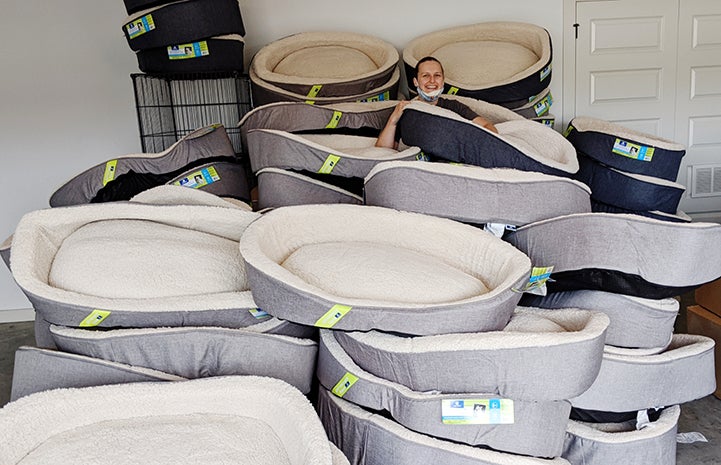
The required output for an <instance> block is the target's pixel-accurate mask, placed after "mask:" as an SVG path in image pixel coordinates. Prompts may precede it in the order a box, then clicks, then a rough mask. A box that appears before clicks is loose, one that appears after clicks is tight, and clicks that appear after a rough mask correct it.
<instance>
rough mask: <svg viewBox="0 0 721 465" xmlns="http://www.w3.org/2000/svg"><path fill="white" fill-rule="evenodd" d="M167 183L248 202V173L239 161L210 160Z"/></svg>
mask: <svg viewBox="0 0 721 465" xmlns="http://www.w3.org/2000/svg"><path fill="white" fill-rule="evenodd" d="M166 184H168V185H173V186H183V187H189V188H192V189H198V190H201V191H205V192H208V193H210V194H214V195H217V196H219V197H223V198H225V199H228V198H231V199H237V200H240V201H242V202H246V203H250V201H251V199H250V188H249V186H248V173H247V172H246V169H245V166H244V165H243V164H241V163H239V162H233V163H231V162H227V161H219V162H211V163H204V164H202V165H199V166H196V167H194V168H191V169H189V170H187V171H184V172H183V173H181V174H179V175H178V176H176V177H174V178H173V179H171V180H169V181H168V182H166Z"/></svg>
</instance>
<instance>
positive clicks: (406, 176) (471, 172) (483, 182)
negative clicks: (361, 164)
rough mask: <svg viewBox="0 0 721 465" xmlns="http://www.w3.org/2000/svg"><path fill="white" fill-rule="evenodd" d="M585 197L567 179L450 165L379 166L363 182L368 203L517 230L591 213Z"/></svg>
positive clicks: (583, 191) (584, 192)
mask: <svg viewBox="0 0 721 465" xmlns="http://www.w3.org/2000/svg"><path fill="white" fill-rule="evenodd" d="M590 194H591V191H590V190H589V189H588V187H587V186H586V185H584V184H583V183H581V182H578V181H574V180H572V179H569V178H566V177H558V176H551V175H547V174H542V173H533V172H527V171H520V170H513V169H504V168H496V169H488V168H482V167H479V166H471V165H464V166H459V165H454V164H449V163H425V162H406V161H397V162H383V163H379V164H378V165H376V166H375V167H374V168H373V169H372V170H371V171H370V173H368V176H366V178H365V199H366V204H368V205H377V206H381V207H389V208H395V209H397V210H405V211H412V212H417V213H425V214H428V215H434V216H440V217H444V218H450V219H453V220H457V221H462V222H464V223H471V224H482V223H502V224H510V225H514V226H518V225H524V224H527V223H533V222H535V221H540V220H542V219H547V218H554V217H556V216H561V215H566V214H571V213H586V212H590V211H591V203H590ZM531 199H533V200H531Z"/></svg>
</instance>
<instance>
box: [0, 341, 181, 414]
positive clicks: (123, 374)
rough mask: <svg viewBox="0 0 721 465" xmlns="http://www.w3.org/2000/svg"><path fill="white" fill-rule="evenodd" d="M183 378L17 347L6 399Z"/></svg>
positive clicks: (101, 361) (57, 352)
mask: <svg viewBox="0 0 721 465" xmlns="http://www.w3.org/2000/svg"><path fill="white" fill-rule="evenodd" d="M183 379H184V378H182V377H180V376H176V375H171V374H169V373H163V372H161V371H157V370H151V369H148V368H140V367H135V366H130V365H125V364H122V363H117V362H109V361H106V360H100V359H96V358H92V357H86V356H84V355H77V354H69V353H67V352H60V351H58V350H49V349H41V348H38V347H30V346H21V347H19V348H18V349H17V350H16V351H15V364H14V366H13V378H12V391H11V394H10V400H11V401H13V400H16V399H19V398H20V397H25V396H27V395H29V394H33V393H35V392H40V391H48V390H50V389H59V388H70V387H87V386H100V385H109V384H125V383H140V382H148V381H181V380H183Z"/></svg>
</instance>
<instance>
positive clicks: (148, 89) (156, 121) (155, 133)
mask: <svg viewBox="0 0 721 465" xmlns="http://www.w3.org/2000/svg"><path fill="white" fill-rule="evenodd" d="M130 77H131V78H132V80H133V89H134V92H135V106H136V109H137V113H138V127H139V130H140V143H141V147H142V150H143V152H145V153H157V152H162V151H163V150H165V149H167V148H168V147H170V146H171V145H173V144H174V143H175V142H176V141H178V140H179V139H180V138H182V137H184V136H186V135H187V134H189V133H191V132H193V131H194V130H195V129H198V128H200V127H203V126H208V125H211V124H217V123H220V124H222V125H223V126H225V130H226V131H227V133H228V136H229V137H230V140H231V142H232V143H233V147H234V149H235V152H236V154H238V155H239V156H242V154H243V153H244V150H243V144H242V142H241V137H240V129H239V128H238V127H237V125H238V121H240V119H241V118H242V117H243V116H244V115H245V114H246V113H247V112H248V111H250V110H251V108H252V106H253V105H252V98H251V92H250V78H249V77H248V76H247V75H244V74H240V73H216V74H197V75H173V76H172V77H167V76H158V75H151V74H142V73H137V74H131V75H130ZM243 158H244V157H243Z"/></svg>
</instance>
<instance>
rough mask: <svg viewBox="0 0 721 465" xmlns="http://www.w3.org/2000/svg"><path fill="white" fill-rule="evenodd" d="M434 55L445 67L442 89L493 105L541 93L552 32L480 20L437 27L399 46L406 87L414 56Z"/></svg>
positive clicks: (547, 80)
mask: <svg viewBox="0 0 721 465" xmlns="http://www.w3.org/2000/svg"><path fill="white" fill-rule="evenodd" d="M429 55H431V56H434V57H435V58H437V59H438V60H439V61H440V62H441V63H443V68H444V71H445V86H444V93H448V94H457V95H462V96H465V97H471V98H475V99H478V100H485V101H487V102H492V103H501V102H513V101H517V100H522V99H527V98H528V97H530V96H532V95H537V94H539V93H541V92H542V91H543V90H544V89H545V88H546V87H548V85H549V83H550V82H551V60H552V47H551V36H550V34H549V33H548V31H546V30H545V29H543V28H542V27H539V26H536V25H533V24H528V23H521V22H508V21H496V22H483V23H479V24H472V25H467V26H460V27H453V28H447V29H442V30H439V31H435V32H432V33H429V34H425V35H422V36H420V37H417V38H415V39H413V40H412V41H411V42H410V43H409V44H408V45H407V46H406V47H405V48H404V49H403V62H404V64H405V69H406V76H407V77H408V88H409V89H415V85H414V84H413V77H414V76H415V72H414V70H415V66H416V64H417V63H418V60H420V59H421V58H423V57H425V56H429Z"/></svg>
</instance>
